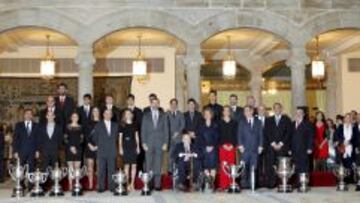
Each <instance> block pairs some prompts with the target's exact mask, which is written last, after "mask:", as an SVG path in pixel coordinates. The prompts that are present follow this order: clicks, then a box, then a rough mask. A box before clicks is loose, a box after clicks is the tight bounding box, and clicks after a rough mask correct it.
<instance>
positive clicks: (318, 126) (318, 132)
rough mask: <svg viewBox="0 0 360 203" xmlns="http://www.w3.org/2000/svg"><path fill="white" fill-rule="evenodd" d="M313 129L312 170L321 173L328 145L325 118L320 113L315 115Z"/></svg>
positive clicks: (324, 166) (324, 168) (327, 153)
mask: <svg viewBox="0 0 360 203" xmlns="http://www.w3.org/2000/svg"><path fill="white" fill-rule="evenodd" d="M314 129H315V137H314V170H317V171H323V170H326V160H327V158H328V156H329V145H328V131H327V124H326V118H325V115H324V113H323V112H321V111H318V112H317V113H316V114H315V121H314Z"/></svg>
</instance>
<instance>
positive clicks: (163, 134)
mask: <svg viewBox="0 0 360 203" xmlns="http://www.w3.org/2000/svg"><path fill="white" fill-rule="evenodd" d="M159 106H160V102H159V99H158V98H155V99H153V100H152V101H151V108H150V112H148V113H146V114H145V115H144V117H143V120H142V122H141V140H142V147H143V149H144V151H145V159H146V170H147V171H152V172H153V174H154V187H155V189H156V190H158V191H160V190H161V166H162V159H163V151H166V150H167V143H168V140H169V127H168V121H167V117H166V115H165V113H163V112H162V111H160V109H159Z"/></svg>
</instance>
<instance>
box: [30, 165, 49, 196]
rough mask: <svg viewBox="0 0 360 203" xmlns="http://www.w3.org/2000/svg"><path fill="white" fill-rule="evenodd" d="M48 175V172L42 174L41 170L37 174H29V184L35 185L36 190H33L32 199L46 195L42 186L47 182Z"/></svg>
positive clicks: (37, 170)
mask: <svg viewBox="0 0 360 203" xmlns="http://www.w3.org/2000/svg"><path fill="white" fill-rule="evenodd" d="M48 175H49V174H48V172H41V171H40V169H39V168H37V169H36V171H35V172H32V173H28V174H27V178H28V180H29V182H30V183H33V184H34V188H33V189H32V190H31V197H42V196H44V195H45V193H44V190H43V189H42V188H41V186H40V184H43V183H45V182H46V180H47V177H48Z"/></svg>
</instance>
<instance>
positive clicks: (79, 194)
mask: <svg viewBox="0 0 360 203" xmlns="http://www.w3.org/2000/svg"><path fill="white" fill-rule="evenodd" d="M82 195H83V191H82V190H80V191H72V193H71V196H73V197H77V196H82Z"/></svg>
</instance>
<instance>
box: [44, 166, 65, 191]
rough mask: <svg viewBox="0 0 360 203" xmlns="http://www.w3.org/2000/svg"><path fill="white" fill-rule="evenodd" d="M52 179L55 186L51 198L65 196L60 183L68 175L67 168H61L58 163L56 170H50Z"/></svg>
mask: <svg viewBox="0 0 360 203" xmlns="http://www.w3.org/2000/svg"><path fill="white" fill-rule="evenodd" d="M48 171H49V174H50V178H51V180H53V182H54V185H53V186H52V189H51V192H50V196H64V192H63V190H62V188H61V185H60V181H61V180H62V179H63V178H64V177H65V176H66V175H67V168H60V167H59V164H58V163H56V165H55V168H54V169H52V168H51V167H49V168H48Z"/></svg>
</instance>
